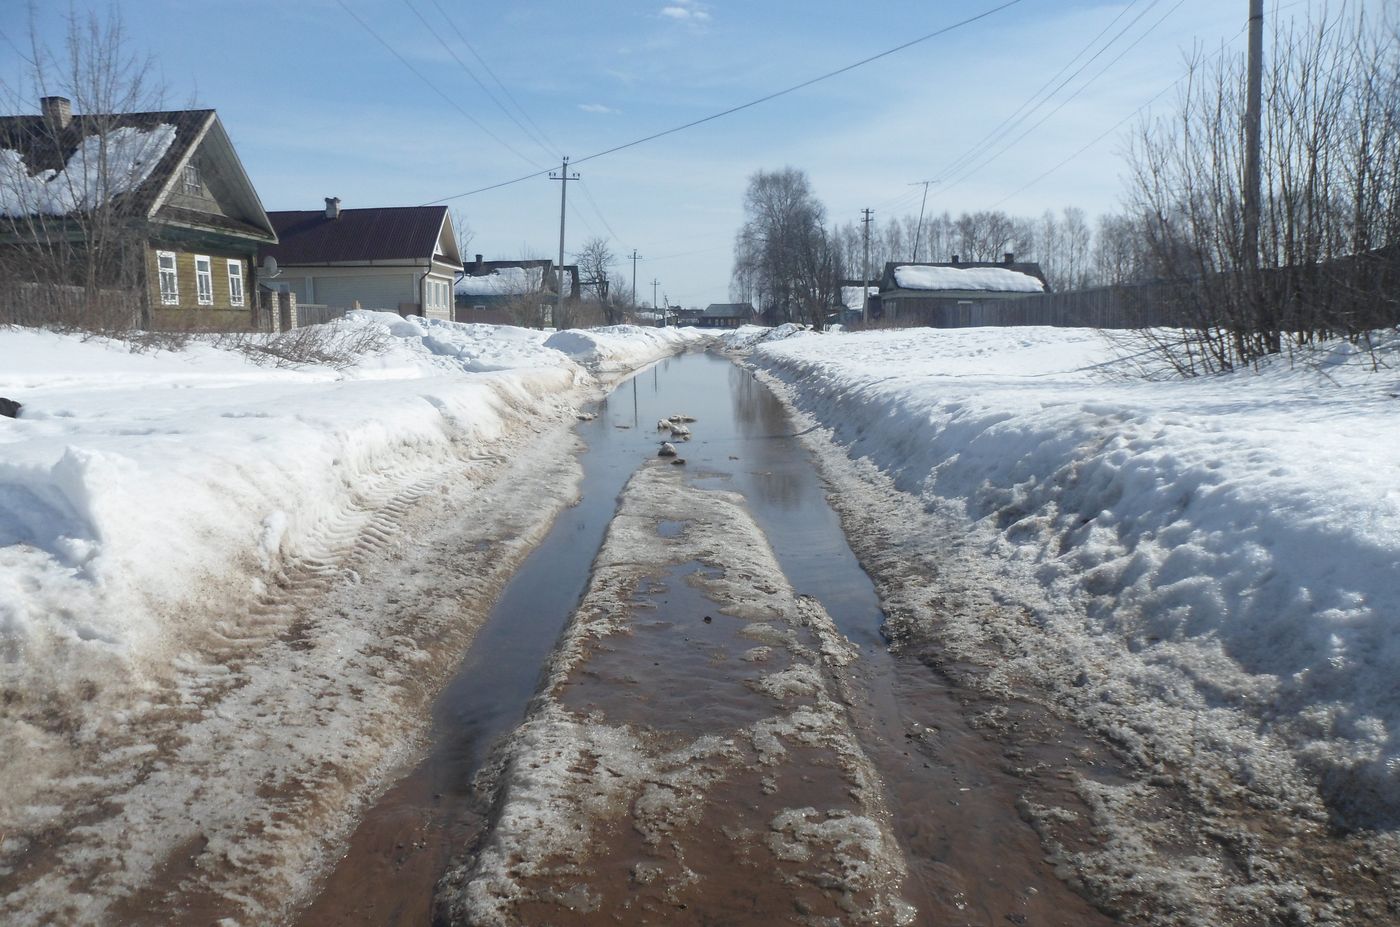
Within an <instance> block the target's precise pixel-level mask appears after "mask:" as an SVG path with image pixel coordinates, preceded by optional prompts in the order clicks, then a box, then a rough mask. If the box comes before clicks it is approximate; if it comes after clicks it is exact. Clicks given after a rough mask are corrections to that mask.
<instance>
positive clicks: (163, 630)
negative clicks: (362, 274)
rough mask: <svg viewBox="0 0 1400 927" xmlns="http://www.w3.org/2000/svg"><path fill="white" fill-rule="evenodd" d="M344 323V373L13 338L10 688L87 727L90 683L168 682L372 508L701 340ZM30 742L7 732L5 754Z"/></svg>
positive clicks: (1, 390) (0, 339) (108, 344)
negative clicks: (350, 343)
mask: <svg viewBox="0 0 1400 927" xmlns="http://www.w3.org/2000/svg"><path fill="white" fill-rule="evenodd" d="M343 325H344V327H345V328H347V329H349V330H352V331H368V332H374V333H378V334H379V335H380V336H381V337H382V339H383V344H384V349H383V350H382V351H380V352H375V353H368V354H366V355H365V356H362V357H360V358H359V360H358V362H357V363H356V364H354V365H353V366H351V367H350V368H348V369H346V370H343V371H336V370H332V369H329V368H325V367H314V366H307V367H300V368H284V369H276V368H268V367H260V366H256V365H254V364H253V363H251V362H250V361H249V360H248V359H247V358H246V357H245V355H244V354H242V353H240V352H237V351H234V350H230V349H227V348H222V347H219V346H217V344H215V343H205V342H195V343H193V344H191V345H189V346H188V347H187V348H185V349H183V350H178V351H165V350H153V351H149V352H145V353H133V351H132V350H131V349H130V348H129V347H128V345H127V344H125V343H123V342H117V341H108V340H103V339H93V338H87V339H85V338H81V337H78V336H74V335H60V334H55V333H52V332H47V331H40V330H33V329H6V330H0V356H3V357H4V358H5V362H4V365H3V367H0V396H5V397H7V398H12V399H16V400H18V401H20V402H21V403H23V406H24V409H23V412H22V414H21V417H20V418H18V419H13V420H12V419H0V422H2V423H3V424H0V688H4V689H5V690H7V691H22V692H26V693H28V694H29V696H30V698H29V700H28V701H29V704H33V705H39V704H42V703H43V702H44V701H45V700H46V699H52V700H56V701H57V702H61V703H63V704H65V705H66V704H69V703H70V702H74V703H75V704H77V709H76V710H79V711H80V713H81V710H82V706H81V704H80V701H81V700H82V698H83V696H82V691H83V690H84V688H85V687H88V688H89V689H90V686H91V685H92V684H93V683H94V682H95V683H96V684H97V685H99V687H101V686H107V685H112V686H121V685H125V683H126V682H128V681H130V682H132V683H133V684H135V685H140V684H141V681H142V680H143V679H148V678H157V677H161V676H163V675H166V674H168V673H169V672H170V670H171V668H172V666H174V662H175V661H176V660H177V658H178V657H179V655H180V654H182V653H183V652H185V651H186V649H187V648H188V647H190V646H191V645H192V642H193V641H197V640H199V639H201V638H202V637H203V636H204V635H207V634H208V633H209V630H210V628H211V627H212V626H213V624H214V622H216V621H217V620H219V619H220V618H221V617H225V616H226V612H227V610H228V609H232V608H236V607H237V605H238V603H242V602H246V601H249V600H250V599H251V598H252V597H254V596H256V595H257V594H258V593H259V592H261V591H262V590H263V589H264V588H265V586H266V584H267V583H268V582H269V581H270V579H271V578H272V577H273V576H275V575H276V572H277V568H278V567H279V565H281V564H283V563H285V562H286V561H288V560H289V559H293V558H296V557H300V556H306V555H313V554H315V553H316V552H317V551H318V550H319V549H320V548H321V547H322V546H324V544H323V542H324V540H325V538H326V537H327V536H328V534H334V533H336V532H343V531H345V530H352V529H353V528H354V525H355V524H356V523H357V522H356V521H355V519H356V518H359V519H362V518H363V516H358V515H356V516H354V517H353V518H352V513H353V512H354V511H355V510H357V507H358V506H359V504H360V503H362V502H364V501H365V500H366V499H367V498H373V497H375V495H376V492H377V491H378V490H379V489H386V491H387V490H388V489H392V488H393V487H394V486H401V485H408V484H411V483H414V482H417V481H421V480H423V479H424V478H433V477H434V476H435V475H438V474H443V473H445V472H447V469H446V468H448V467H449V466H450V465H451V464H452V462H453V461H455V460H460V454H461V453H464V451H463V449H464V448H465V449H468V450H469V449H471V448H476V447H479V448H489V447H491V446H492V445H493V444H495V443H496V442H498V441H499V439H501V438H502V437H503V436H505V435H508V434H509V433H512V432H514V431H520V430H530V429H533V428H536V427H538V424H539V421H540V420H541V419H542V418H544V417H550V416H553V415H554V413H555V412H560V410H562V412H560V416H559V417H561V418H564V419H568V420H571V419H572V418H573V409H572V404H573V403H576V402H578V401H581V400H582V399H583V398H585V396H586V395H587V394H588V393H589V392H590V391H592V390H595V389H596V388H597V387H598V385H599V381H598V379H597V377H598V375H599V374H600V373H601V372H606V371H602V370H601V368H604V367H606V368H608V370H609V371H617V370H622V369H625V368H627V366H628V365H629V364H630V365H637V366H640V365H642V364H645V363H648V362H650V361H653V360H656V359H658V358H660V357H662V356H666V355H669V354H671V353H674V352H675V351H677V350H679V349H681V348H682V347H684V346H685V345H688V344H691V343H693V342H695V341H696V339H695V338H693V337H689V336H685V335H675V334H673V335H671V336H668V337H653V332H652V330H650V329H645V330H638V331H637V332H631V331H622V330H609V331H607V332H604V333H602V334H599V335H596V336H595V335H592V334H588V333H574V332H560V333H557V334H555V335H553V336H547V335H546V334H545V333H542V332H535V331H529V330H525V329H516V328H509V327H501V326H488V325H460V324H455V323H451V322H439V321H425V320H422V319H401V318H399V317H398V316H396V315H392V314H381V313H370V312H355V313H351V314H350V317H349V318H348V319H347V320H346V321H345V323H343ZM551 340H554V341H556V343H562V344H563V346H564V347H565V348H566V349H567V350H568V353H566V352H565V351H560V350H556V349H555V348H554V347H552V346H550V345H549V344H548V342H549V341H551ZM580 344H587V345H590V346H591V347H590V349H589V350H587V351H584V350H582V349H580V348H579V345H580ZM565 413H567V414H565ZM221 613H225V614H221ZM88 697H89V698H90V694H89V696H88ZM24 726H25V722H24V721H22V720H19V719H17V718H16V716H15V715H14V714H7V716H6V717H4V718H3V719H0V745H7V746H6V748H4V749H0V755H3V756H8V757H13V756H14V755H15V754H14V753H12V752H11V750H10V749H9V747H12V746H14V745H15V743H16V742H17V741H16V738H19V739H22V738H23V736H24V735H23V733H22V731H21V729H22V728H23V727H24ZM6 779H7V781H8V777H6ZM0 810H3V809H0ZM0 829H3V826H0Z"/></svg>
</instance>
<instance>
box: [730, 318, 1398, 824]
mask: <svg viewBox="0 0 1400 927" xmlns="http://www.w3.org/2000/svg"><path fill="white" fill-rule="evenodd" d="M1117 355H1118V352H1117V351H1116V350H1115V349H1114V348H1113V347H1112V346H1111V345H1110V344H1109V342H1108V341H1106V340H1104V339H1103V338H1102V337H1100V335H1098V334H1097V333H1095V332H1092V331H1087V330H1073V329H1051V328H1020V329H1016V328H997V329H959V330H927V329H925V330H908V331H900V332H883V333H865V334H857V335H840V336H831V337H821V338H796V339H791V340H787V341H782V342H778V343H771V344H763V345H761V346H759V347H758V348H757V349H756V350H755V352H754V355H753V362H754V364H755V365H756V366H758V367H759V368H761V369H764V370H766V371H768V372H770V373H771V374H773V375H775V376H776V377H778V378H779V379H780V380H782V381H785V382H786V383H787V384H788V387H789V394H790V396H791V398H792V400H793V402H794V403H795V404H796V405H797V407H798V408H799V409H801V410H803V411H804V412H806V413H808V414H809V415H811V416H812V417H814V418H815V419H816V420H817V421H818V422H819V423H821V424H822V425H824V426H826V427H828V428H829V429H831V438H832V440H833V441H835V442H836V444H837V446H838V447H840V448H843V449H844V450H845V452H846V453H847V454H848V455H849V457H850V458H851V459H852V460H853V461H857V462H859V461H868V462H869V463H871V464H873V465H874V466H876V467H877V468H878V469H879V470H880V471H882V472H883V474H884V475H885V477H887V478H888V479H889V480H891V481H892V483H893V486H894V487H896V488H898V489H899V490H901V491H902V492H903V493H906V494H908V495H909V496H910V497H912V498H913V499H916V500H917V502H918V505H919V506H920V508H922V510H923V511H925V512H928V513H932V514H933V515H935V516H937V517H939V518H941V519H943V521H944V523H946V524H947V525H949V526H954V527H950V528H949V531H950V532H954V531H961V532H963V533H965V536H966V541H965V544H964V542H963V541H961V540H960V541H958V542H957V543H958V544H960V545H964V546H965V547H966V550H967V551H968V552H966V553H965V560H966V562H965V563H962V565H961V568H960V569H961V570H962V572H963V574H965V575H968V576H975V575H976V574H977V572H978V571H980V572H981V573H982V574H983V576H984V580H985V583H986V586H987V588H988V589H994V590H1000V591H998V592H997V593H996V594H995V596H994V597H995V598H996V599H998V600H1000V601H1003V602H1009V601H1015V602H1021V603H1025V608H1026V612H1027V618H1026V619H1025V620H1023V621H1021V622H1020V623H1019V624H1017V623H1014V622H1009V623H1008V625H1007V626H998V627H996V628H992V627H991V626H989V625H988V624H987V621H986V619H985V618H983V617H979V616H978V615H961V614H944V615H941V616H934V615H933V614H932V613H931V612H930V611H929V610H928V609H926V608H923V606H920V607H919V609H923V611H922V613H921V614H915V612H916V611H919V609H915V608H913V607H912V606H911V612H910V614H909V615H906V616H904V617H903V618H898V617H896V618H894V619H892V622H893V623H894V624H895V625H896V627H894V628H893V630H894V631H895V632H896V633H897V634H905V635H913V636H914V637H916V638H917V637H926V636H927V635H929V634H930V633H933V630H932V629H933V628H934V627H939V628H941V629H942V630H940V632H939V633H940V634H943V635H945V637H946V636H947V635H950V634H951V635H953V636H954V637H956V636H957V635H958V634H961V635H962V636H963V638H962V639H963V643H964V645H966V646H967V647H968V648H971V649H975V647H974V643H975V641H976V640H978V639H979V638H980V639H981V641H982V645H986V646H992V644H991V643H990V641H992V639H993V638H995V637H996V636H997V635H1004V637H1003V639H1001V640H1000V642H999V643H998V644H997V646H998V647H1000V649H1001V650H1002V651H1003V653H1002V654H1001V658H998V659H996V660H994V661H993V663H994V667H993V670H992V673H991V675H990V676H989V677H988V678H987V681H986V684H987V685H989V686H996V685H1004V686H1007V687H1008V691H1010V690H1012V689H1014V688H1015V686H1016V684H1017V683H1016V680H1017V679H1018V678H1020V679H1028V678H1029V679H1034V680H1036V681H1037V682H1038V684H1040V685H1043V686H1047V687H1049V688H1051V689H1053V690H1055V691H1057V692H1058V693H1059V696H1058V697H1059V698H1060V699H1061V700H1062V703H1063V704H1066V705H1069V706H1071V707H1072V708H1073V710H1074V711H1075V712H1076V713H1077V714H1078V716H1079V717H1080V718H1081V719H1082V720H1087V721H1089V722H1090V723H1091V724H1092V725H1094V726H1096V727H1098V728H1099V729H1101V730H1106V731H1109V732H1110V733H1111V734H1112V735H1113V736H1114V737H1115V739H1116V740H1117V741H1118V742H1120V743H1122V744H1124V745H1125V746H1127V747H1129V748H1130V749H1135V750H1139V751H1141V754H1140V755H1141V756H1143V757H1144V758H1145V760H1146V761H1149V762H1153V761H1155V760H1153V759H1152V758H1154V757H1155V758H1158V759H1163V758H1165V759H1168V760H1170V761H1172V762H1178V763H1181V764H1183V765H1185V766H1187V767H1190V766H1191V765H1194V764H1197V763H1199V762H1202V761H1203V760H1204V758H1205V757H1206V756H1209V758H1210V762H1211V763H1213V764H1217V765H1218V766H1219V767H1220V768H1221V769H1222V770H1224V772H1225V774H1226V775H1228V777H1230V778H1231V779H1232V780H1233V781H1235V782H1236V783H1238V784H1240V785H1242V786H1243V787H1245V788H1247V789H1250V790H1252V791H1255V792H1257V793H1258V794H1260V795H1271V796H1274V797H1275V798H1277V799H1279V800H1283V801H1285V802H1290V803H1291V802H1297V803H1299V806H1300V807H1301V806H1303V805H1308V804H1311V803H1312V802H1313V801H1315V800H1316V797H1317V796H1318V795H1320V796H1321V797H1322V799H1323V800H1324V801H1325V802H1326V805H1327V808H1328V810H1329V812H1330V813H1331V814H1334V815H1336V816H1337V817H1339V818H1340V819H1341V820H1343V821H1347V822H1350V823H1361V824H1366V823H1369V822H1381V823H1390V824H1394V823H1395V822H1396V821H1397V820H1400V690H1397V689H1396V687H1395V685H1394V680H1395V679H1396V678H1397V677H1400V635H1396V634H1395V633H1394V632H1395V620H1396V616H1397V615H1400V489H1397V487H1400V400H1397V398H1396V395H1397V393H1398V392H1400V378H1397V375H1396V374H1395V372H1394V366H1395V364H1396V363H1397V362H1400V343H1397V342H1396V341H1395V340H1394V339H1392V340H1391V341H1390V342H1389V343H1387V344H1385V345H1384V346H1383V347H1382V348H1381V353H1380V357H1381V359H1382V361H1383V362H1384V364H1385V366H1383V367H1382V369H1381V370H1379V371H1375V370H1373V369H1372V368H1371V363H1370V357H1369V356H1366V355H1362V354H1359V353H1358V352H1356V351H1355V350H1354V349H1352V348H1350V347H1348V346H1346V345H1339V346H1336V347H1335V348H1333V349H1332V350H1331V352H1330V353H1328V354H1326V355H1325V356H1323V357H1321V358H1320V360H1319V362H1318V363H1317V364H1316V365H1315V366H1311V367H1297V368H1289V367H1287V366H1285V365H1282V364H1280V365H1277V366H1273V367H1269V368H1267V369H1265V370H1263V371H1262V372H1259V373H1254V372H1244V373H1238V374H1234V375H1230V376H1226V377H1219V378H1213V379H1203V380H1194V381H1185V382H1183V381H1169V382H1145V381H1140V380H1131V379H1127V378H1125V377H1124V376H1121V375H1120V374H1121V372H1122V370H1123V369H1124V368H1123V367H1121V366H1120V365H1119V364H1118V362H1117V361H1116V360H1115V358H1116V357H1117ZM958 525H961V526H962V527H961V528H960V529H958V528H956V526H958ZM950 549H951V548H950ZM948 556H950V557H951V556H954V555H953V554H949V555H948ZM935 559H936V558H935ZM948 573H949V575H951V573H952V566H951V565H950V566H949V567H948ZM942 582H944V583H946V582H947V580H946V579H945V580H943V581H942ZM1008 584H1010V585H1008ZM923 585H924V587H925V588H926V589H927V590H929V591H928V593H927V594H926V595H925V598H928V596H932V595H936V594H937V592H938V589H939V586H940V580H925V581H924V583H923ZM969 585H971V584H969ZM912 596H913V593H911V600H912ZM901 621H904V622H905V624H906V626H904V627H899V626H898V625H899V623H900V622H901ZM933 622H938V624H937V625H935V624H934V623H933ZM977 646H981V645H977ZM971 649H970V650H969V655H970V654H971ZM981 656H982V657H983V658H984V659H985V658H986V657H987V654H986V653H983V654H981ZM1307 782H1311V783H1312V784H1311V785H1308V784H1306V783H1307ZM1314 790H1315V791H1314ZM1309 794H1311V795H1313V796H1314V797H1313V798H1311V799H1310V798H1308V795H1309Z"/></svg>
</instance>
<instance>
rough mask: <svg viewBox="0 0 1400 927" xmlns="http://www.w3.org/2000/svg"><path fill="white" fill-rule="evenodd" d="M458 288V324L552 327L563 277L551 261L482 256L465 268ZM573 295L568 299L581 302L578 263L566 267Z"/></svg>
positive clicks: (545, 259) (570, 291)
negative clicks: (486, 257)
mask: <svg viewBox="0 0 1400 927" xmlns="http://www.w3.org/2000/svg"><path fill="white" fill-rule="evenodd" d="M462 271H463V273H462V276H461V278H460V279H458V281H457V286H456V312H455V314H454V316H453V317H454V318H455V319H456V320H457V321H458V322H485V323H489V324H493V325H530V326H548V325H551V324H553V313H554V301H555V295H556V293H557V292H558V282H557V281H558V277H559V274H558V273H557V272H556V270H555V264H554V262H553V261H552V260H550V259H548V258H538V259H533V258H526V259H522V260H516V261H485V260H482V256H481V255H480V254H478V255H476V260H475V261H473V262H472V263H470V264H466V265H464V266H463V268H462ZM564 274H565V276H567V277H568V278H569V292H568V295H567V296H566V297H565V299H566V300H567V301H569V302H573V303H577V302H578V301H579V298H580V296H581V292H582V287H581V285H580V282H579V270H578V265H577V264H565V265H564Z"/></svg>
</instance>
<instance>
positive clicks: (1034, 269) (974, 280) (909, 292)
mask: <svg viewBox="0 0 1400 927" xmlns="http://www.w3.org/2000/svg"><path fill="white" fill-rule="evenodd" d="M1048 291H1049V286H1048V285H1047V284H1046V282H1045V274H1044V273H1042V272H1041V269H1040V265H1039V264H1036V263H1031V262H1026V261H1022V262H1019V263H1018V262H1017V261H1016V256H1015V255H1014V254H1011V253H1007V254H1006V255H1005V257H1004V258H1003V260H1002V261H1001V262H999V263H993V262H989V261H960V260H958V256H957V255H956V254H955V255H953V259H952V260H951V261H949V262H947V263H928V264H901V263H897V262H894V261H891V262H890V263H888V264H886V265H885V272H884V275H883V276H882V277H881V278H880V292H879V294H878V295H876V296H872V297H871V298H870V315H871V318H880V319H883V320H885V321H898V322H903V323H906V324H909V325H929V326H933V327H934V328H966V327H968V326H973V325H994V324H997V322H996V316H997V312H998V310H999V308H1001V307H1004V306H1006V305H1007V304H1008V303H1010V302H1011V301H1013V300H1018V299H1024V298H1026V297H1027V296H1034V295H1036V294H1038V293H1045V292H1048Z"/></svg>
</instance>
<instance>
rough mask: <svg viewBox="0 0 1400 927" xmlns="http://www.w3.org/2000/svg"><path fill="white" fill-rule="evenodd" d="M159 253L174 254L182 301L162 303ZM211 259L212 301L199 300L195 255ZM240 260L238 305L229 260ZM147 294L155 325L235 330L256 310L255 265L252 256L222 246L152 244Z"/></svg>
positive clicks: (152, 321)
mask: <svg viewBox="0 0 1400 927" xmlns="http://www.w3.org/2000/svg"><path fill="white" fill-rule="evenodd" d="M159 252H170V253H173V254H174V255H175V275H176V284H177V291H178V296H179V301H178V302H177V303H175V304H173V305H167V304H165V303H164V302H162V299H161V290H160V269H159V259H158V253H159ZM198 256H204V257H208V258H209V260H210V271H211V282H212V284H213V300H212V302H210V303H209V304H207V305H201V304H200V302H199V287H198V283H197V281H196V273H195V258H196V257H198ZM231 260H233V261H238V262H239V264H240V266H241V268H242V271H243V303H242V305H235V303H234V301H233V297H232V294H231V292H230V283H229V274H228V262H229V261H231ZM145 263H146V296H147V299H148V300H149V305H150V307H151V324H152V327H154V328H159V329H167V330H168V329H175V330H198V331H206V330H207V331H234V330H240V329H244V328H247V327H248V325H249V324H250V321H251V319H252V310H253V288H254V280H253V265H252V260H251V257H250V255H248V254H246V253H239V252H237V251H230V250H226V249H219V248H204V247H198V248H190V247H188V246H186V245H175V244H167V243H151V244H149V245H147V247H146V261H145Z"/></svg>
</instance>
